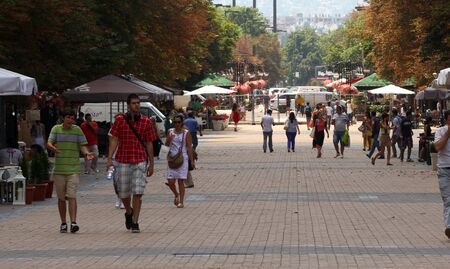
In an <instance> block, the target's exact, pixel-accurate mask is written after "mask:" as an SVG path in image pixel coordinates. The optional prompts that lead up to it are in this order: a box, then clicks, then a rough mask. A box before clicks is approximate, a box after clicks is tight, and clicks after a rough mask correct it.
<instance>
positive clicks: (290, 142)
mask: <svg viewBox="0 0 450 269" xmlns="http://www.w3.org/2000/svg"><path fill="white" fill-rule="evenodd" d="M296 136H297V132H286V137H287V148H288V150H289V149H292V150H295V137H296Z"/></svg>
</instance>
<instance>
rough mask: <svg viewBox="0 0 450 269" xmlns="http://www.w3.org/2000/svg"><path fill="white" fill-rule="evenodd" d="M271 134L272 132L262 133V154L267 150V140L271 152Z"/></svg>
mask: <svg viewBox="0 0 450 269" xmlns="http://www.w3.org/2000/svg"><path fill="white" fill-rule="evenodd" d="M272 134H273V131H270V132H263V138H264V140H263V150H264V152H266V150H267V138H268V139H269V150H270V151H273V147H272Z"/></svg>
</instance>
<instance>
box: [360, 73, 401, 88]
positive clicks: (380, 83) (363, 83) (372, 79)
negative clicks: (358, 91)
mask: <svg viewBox="0 0 450 269" xmlns="http://www.w3.org/2000/svg"><path fill="white" fill-rule="evenodd" d="M390 84H393V83H392V82H390V81H389V80H386V79H382V78H380V77H378V76H377V73H373V74H372V75H370V76H368V77H365V78H363V79H361V80H360V81H358V82H356V83H355V84H353V86H355V87H356V88H358V87H371V88H374V87H384V86H387V85H390Z"/></svg>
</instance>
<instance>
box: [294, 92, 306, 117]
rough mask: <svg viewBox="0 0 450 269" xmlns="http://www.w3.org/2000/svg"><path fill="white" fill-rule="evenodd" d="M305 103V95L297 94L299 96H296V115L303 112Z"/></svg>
mask: <svg viewBox="0 0 450 269" xmlns="http://www.w3.org/2000/svg"><path fill="white" fill-rule="evenodd" d="M304 103H305V99H303V97H301V95H300V94H297V96H296V97H295V115H298V113H301V108H302V106H303V104H304ZM302 114H303V113H302Z"/></svg>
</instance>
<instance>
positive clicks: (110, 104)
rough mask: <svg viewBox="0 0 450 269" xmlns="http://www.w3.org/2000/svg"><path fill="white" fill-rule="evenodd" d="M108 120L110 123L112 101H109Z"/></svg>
mask: <svg viewBox="0 0 450 269" xmlns="http://www.w3.org/2000/svg"><path fill="white" fill-rule="evenodd" d="M109 122H111V123H112V102H109Z"/></svg>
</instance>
